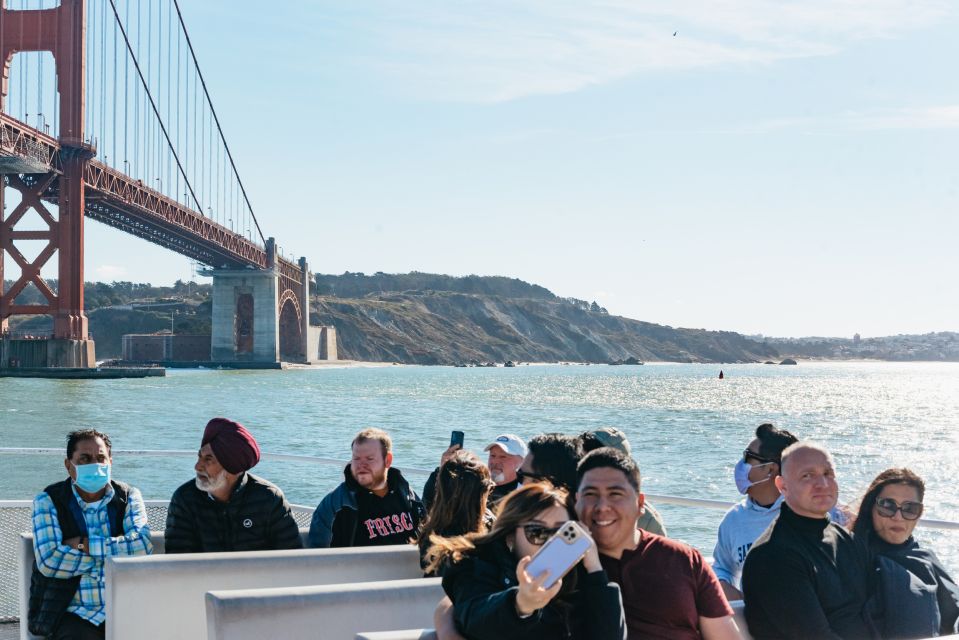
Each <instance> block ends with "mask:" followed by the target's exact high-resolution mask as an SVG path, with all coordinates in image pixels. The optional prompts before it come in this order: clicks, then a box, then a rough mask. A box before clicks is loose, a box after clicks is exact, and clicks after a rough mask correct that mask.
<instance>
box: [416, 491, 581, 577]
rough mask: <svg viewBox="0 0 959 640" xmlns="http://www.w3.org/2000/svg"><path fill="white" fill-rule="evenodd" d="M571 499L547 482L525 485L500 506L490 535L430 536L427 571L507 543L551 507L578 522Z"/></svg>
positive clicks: (431, 571) (436, 570)
mask: <svg viewBox="0 0 959 640" xmlns="http://www.w3.org/2000/svg"><path fill="white" fill-rule="evenodd" d="M568 498H569V494H568V493H567V491H566V490H565V489H561V488H556V487H554V486H552V485H551V484H549V483H548V482H534V483H531V484H527V485H523V486H522V487H520V488H518V489H516V491H514V492H512V493H511V494H509V495H508V496H506V497H505V498H503V501H502V502H500V503H499V513H498V514H497V516H496V522H495V523H493V528H492V529H491V530H490V531H489V532H488V533H469V534H466V535H464V536H453V537H450V538H442V537H440V536H437V535H435V534H434V535H432V536H430V542H432V543H433V544H432V546H431V547H430V550H429V556H430V564H429V566H428V567H427V571H428V572H430V573H433V572H438V570H439V569H440V568H441V567H442V566H443V565H444V564H446V563H449V564H456V563H457V562H459V561H460V560H462V559H463V557H464V556H466V555H471V554H473V553H475V552H476V549H477V548H478V547H483V546H485V545H489V544H493V543H496V542H501V541H505V540H506V537H507V536H509V535H512V534H514V533H515V532H516V529H517V527H519V526H520V525H522V524H525V523H526V522H528V521H529V520H530V519H532V518H535V517H536V516H537V515H539V514H540V513H542V512H543V511H546V510H547V509H549V508H551V507H556V506H560V507H563V508H564V509H566V512H567V513H568V514H569V518H570V520H575V519H576V514H575V513H574V512H573V511H572V510H571V509H570V507H569V504H568V503H569V500H568Z"/></svg>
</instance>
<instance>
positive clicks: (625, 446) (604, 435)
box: [589, 427, 632, 455]
mask: <svg viewBox="0 0 959 640" xmlns="http://www.w3.org/2000/svg"><path fill="white" fill-rule="evenodd" d="M589 433H590V434H592V435H593V437H594V438H596V439H597V440H599V441H600V442H601V443H603V446H604V447H612V448H613V449H618V450H619V451H621V452H623V453H625V454H626V455H632V453H631V452H630V449H629V440H627V439H626V434H625V433H623V432H622V431H620V430H619V429H617V428H616V427H603V428H602V429H594V430H593V431H590V432H589Z"/></svg>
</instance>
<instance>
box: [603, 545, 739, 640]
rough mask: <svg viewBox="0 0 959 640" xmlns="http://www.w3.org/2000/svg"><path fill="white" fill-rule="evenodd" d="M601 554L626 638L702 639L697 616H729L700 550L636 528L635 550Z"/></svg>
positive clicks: (717, 582) (716, 581)
mask: <svg viewBox="0 0 959 640" xmlns="http://www.w3.org/2000/svg"><path fill="white" fill-rule="evenodd" d="M599 559H600V561H601V562H602V563H603V568H604V569H606V573H607V575H609V579H610V580H612V581H613V582H615V583H616V584H618V585H619V588H620V590H621V591H622V594H623V609H624V611H625V613H626V627H627V629H628V630H629V637H630V640H636V639H638V638H663V639H668V640H674V639H677V640H682V639H687V638H688V639H689V640H700V638H702V636H701V635H700V633H699V618H700V616H703V617H706V618H722V617H723V616H731V615H733V610H732V609H731V608H730V606H729V603H728V602H726V596H725V595H723V589H722V587H720V586H719V580H718V579H717V578H716V574H714V573H713V570H712V569H711V568H710V567H709V565H708V564H706V562H705V561H704V560H703V556H702V554H701V553H699V551H697V550H696V549H693V548H692V547H689V546H687V545H685V544H682V543H681V542H676V541H674V540H670V539H668V538H664V537H662V536H657V535H656V534H653V533H649V532H648V531H642V530H640V538H639V544H638V545H637V546H636V549H634V550H632V551H630V550H626V551H624V552H623V557H622V558H620V559H619V560H616V559H615V558H610V557H608V556H604V555H602V554H600V556H599Z"/></svg>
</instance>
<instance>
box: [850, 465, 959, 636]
mask: <svg viewBox="0 0 959 640" xmlns="http://www.w3.org/2000/svg"><path fill="white" fill-rule="evenodd" d="M925 493H926V485H925V483H924V482H923V480H922V478H920V477H919V476H918V475H916V474H915V473H913V472H912V471H910V470H909V469H886V470H885V471H883V472H882V473H880V474H879V475H878V476H876V479H875V480H873V481H872V484H871V485H869V489H868V490H867V491H866V495H865V496H863V499H862V503H861V504H860V505H859V515H858V516H857V518H856V522H855V524H854V525H853V528H852V530H853V534H854V535H855V536H856V539H857V540H859V541H861V542H863V543H865V544H867V545H868V546H869V548H870V549H871V550H872V551H873V552H874V553H875V554H877V555H878V556H879V557H880V560H879V575H880V581H881V583H880V585H879V594H880V597H882V598H884V599H885V600H886V601H890V600H891V601H892V602H889V605H888V606H887V607H885V608H886V614H885V616H884V618H885V619H886V620H885V624H884V626H885V627H886V630H887V631H886V633H885V634H884V636H885V637H906V636H904V635H899V634H897V633H896V632H895V631H892V632H890V631H889V628H890V624H891V623H893V624H894V623H895V622H896V620H895V619H890V616H893V615H894V616H897V617H899V616H902V615H904V614H905V613H906V612H909V610H910V607H908V606H906V602H907V600H905V599H904V598H901V597H898V596H897V595H894V594H890V593H889V592H888V590H887V589H886V587H885V586H883V585H882V581H883V580H886V578H885V577H883V573H887V574H888V573H889V569H890V565H888V564H886V565H884V564H883V562H882V558H885V559H888V560H891V561H892V562H894V563H895V565H898V566H900V567H902V568H904V569H906V570H907V571H909V573H911V574H912V575H913V576H914V577H915V578H918V579H919V580H921V581H922V582H923V583H925V584H926V585H927V589H928V590H930V591H931V590H932V588H934V589H935V598H934V602H930V604H931V606H932V607H933V608H935V606H936V605H937V606H938V610H939V611H938V617H939V628H938V629H931V631H933V632H935V631H938V632H939V633H940V634H943V635H948V634H952V633H956V632H957V631H959V628H957V623H959V587H957V586H956V582H955V581H954V580H953V579H952V578H951V577H949V574H948V573H947V572H946V570H945V568H943V566H942V563H941V562H939V558H937V557H936V554H935V553H933V552H932V551H930V550H929V549H925V548H922V547H920V546H919V543H918V542H916V539H915V538H913V536H912V532H913V530H914V529H915V528H916V523H917V522H918V520H919V517H920V516H921V515H922V511H923V504H922V500H923V498H924V497H925ZM892 569H893V570H895V567H894V566H893V567H892ZM906 577H907V578H910V576H906ZM886 581H887V585H888V584H890V583H893V582H895V581H894V580H886ZM905 597H909V594H908V593H907V594H906V596H905ZM931 600H932V599H931V598H930V601H931ZM917 609H918V608H917V607H915V606H913V607H911V610H912V611H916V610H917ZM892 612H895V613H894V614H893V613H892ZM933 617H934V614H933ZM903 626H905V625H903ZM909 626H910V627H911V629H910V630H912V629H915V628H916V627H915V625H913V624H912V623H910V625H909ZM909 637H916V636H909ZM924 637H925V636H924Z"/></svg>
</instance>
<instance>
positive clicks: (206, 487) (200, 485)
mask: <svg viewBox="0 0 959 640" xmlns="http://www.w3.org/2000/svg"><path fill="white" fill-rule="evenodd" d="M225 486H226V469H224V470H223V471H221V472H220V474H219V475H218V476H217V477H215V478H210V479H209V480H203V479H201V478H200V476H197V478H196V488H197V489H199V490H200V491H206V492H207V493H216V492H217V491H219V490H220V489H222V488H223V487H225Z"/></svg>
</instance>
